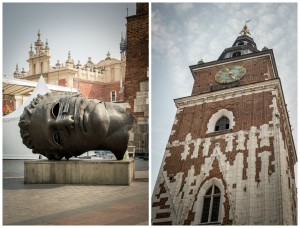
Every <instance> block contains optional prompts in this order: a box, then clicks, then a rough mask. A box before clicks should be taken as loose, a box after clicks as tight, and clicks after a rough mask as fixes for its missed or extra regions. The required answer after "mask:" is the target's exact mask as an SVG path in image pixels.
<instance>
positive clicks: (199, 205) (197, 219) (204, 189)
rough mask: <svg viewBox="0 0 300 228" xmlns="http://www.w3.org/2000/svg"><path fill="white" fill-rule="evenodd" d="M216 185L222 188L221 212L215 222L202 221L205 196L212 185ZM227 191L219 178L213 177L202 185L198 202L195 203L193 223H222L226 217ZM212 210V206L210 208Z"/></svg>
mask: <svg viewBox="0 0 300 228" xmlns="http://www.w3.org/2000/svg"><path fill="white" fill-rule="evenodd" d="M213 185H214V186H216V187H217V188H218V189H219V190H220V202H219V204H220V205H219V214H218V220H217V221H214V222H207V223H201V219H202V214H203V207H204V196H205V195H206V193H207V191H208V190H209V189H210V188H211V187H212V186H213ZM224 195H225V191H224V186H223V183H222V181H221V180H220V179H218V178H215V177H214V178H211V179H209V180H207V181H206V182H205V183H204V184H203V186H202V187H201V189H200V191H199V193H198V197H197V199H198V200H197V202H196V203H195V208H194V211H195V212H196V213H195V220H194V221H193V225H213V224H222V220H223V217H224V211H225V209H224V202H225V197H224ZM210 210H212V208H210Z"/></svg>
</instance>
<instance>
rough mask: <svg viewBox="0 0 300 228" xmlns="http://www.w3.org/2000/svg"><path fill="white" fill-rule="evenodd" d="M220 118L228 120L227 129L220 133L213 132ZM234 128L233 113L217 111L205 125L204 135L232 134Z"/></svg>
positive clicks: (223, 110)
mask: <svg viewBox="0 0 300 228" xmlns="http://www.w3.org/2000/svg"><path fill="white" fill-rule="evenodd" d="M222 117H226V118H227V119H228V120H229V128H228V129H225V130H221V131H215V126H216V124H217V122H218V121H219V120H220V119H221V118H222ZM234 126H235V121H234V116H233V113H232V112H231V111H229V110H227V109H220V110H219V111H217V112H216V113H214V114H213V115H212V116H211V118H210V119H209V121H208V123H207V132H206V134H211V133H218V134H224V133H228V132H232V129H233V127H234Z"/></svg>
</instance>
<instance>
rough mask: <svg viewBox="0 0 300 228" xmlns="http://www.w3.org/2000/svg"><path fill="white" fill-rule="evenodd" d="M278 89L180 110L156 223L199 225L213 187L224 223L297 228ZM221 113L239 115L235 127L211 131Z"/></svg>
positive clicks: (157, 195)
mask: <svg viewBox="0 0 300 228" xmlns="http://www.w3.org/2000/svg"><path fill="white" fill-rule="evenodd" d="M279 91H280V89H279V87H278V86H275V87H273V89H270V90H263V89H262V90H261V91H255V93H250V94H245V95H241V96H237V97H230V95H228V96H227V97H225V96H224V99H220V100H218V101H212V102H208V103H207V102H203V103H201V102H200V103H198V104H194V105H188V102H187V103H186V104H187V105H185V106H184V105H183V106H180V105H179V106H178V110H177V114H176V117H175V121H174V124H173V128H172V131H171V135H170V137H169V142H168V144H167V147H166V152H165V156H164V159H163V163H162V166H161V169H160V173H159V176H158V179H157V183H156V186H155V189H154V192H153V197H152V208H153V209H152V224H154V225H156V224H157V225H158V224H167V223H168V224H169V223H170V222H171V223H172V224H173V225H175V224H182V225H183V224H185V225H196V224H200V222H201V215H202V210H203V196H204V194H205V191H206V190H205V189H207V188H208V187H209V186H210V184H212V183H214V184H216V185H217V186H218V187H219V189H220V190H221V205H220V212H219V219H218V223H220V224H224V225H230V224H233V225H234V224H235V225H263V224H265V225H272V224H274V225H275V224H296V214H297V212H296V186H295V178H294V169H293V165H294V163H295V161H294V159H295V158H294V155H293V153H292V148H291V144H292V143H291V142H290V140H291V139H289V137H290V136H288V134H289V133H288V130H287V129H288V127H289V126H288V121H287V118H286V116H285V112H284V108H283V107H284V106H283V100H282V97H281V96H280V93H279ZM233 93H234V92H233ZM222 109H224V110H227V112H228V113H232V115H233V118H232V119H233V121H232V127H231V128H230V129H228V130H224V131H221V132H209V131H208V128H209V123H210V121H211V118H212V116H213V115H214V114H215V113H217V112H218V111H219V110H222ZM161 213H162V214H161ZM158 214H159V216H157V215H158ZM162 215H163V216H162Z"/></svg>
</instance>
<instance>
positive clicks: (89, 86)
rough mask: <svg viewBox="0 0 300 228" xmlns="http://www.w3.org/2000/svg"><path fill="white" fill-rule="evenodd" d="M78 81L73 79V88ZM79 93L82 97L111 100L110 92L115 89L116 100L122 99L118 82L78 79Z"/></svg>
mask: <svg viewBox="0 0 300 228" xmlns="http://www.w3.org/2000/svg"><path fill="white" fill-rule="evenodd" d="M77 86H78V81H77V79H74V88H77ZM79 89H80V94H81V95H82V96H84V97H88V98H93V99H98V100H101V101H111V97H110V96H111V95H110V94H111V92H112V91H116V101H123V100H124V93H123V92H121V91H120V82H111V83H99V82H89V81H83V80H80V82H79Z"/></svg>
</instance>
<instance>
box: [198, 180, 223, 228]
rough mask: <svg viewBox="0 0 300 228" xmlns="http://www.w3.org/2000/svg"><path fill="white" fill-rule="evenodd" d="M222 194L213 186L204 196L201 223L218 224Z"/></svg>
mask: <svg viewBox="0 0 300 228" xmlns="http://www.w3.org/2000/svg"><path fill="white" fill-rule="evenodd" d="M220 199H221V192H220V189H219V188H218V187H217V186H216V185H213V186H211V187H210V188H209V189H208V190H207V192H206V193H205V195H204V199H203V210H202V217H201V223H211V222H218V218H219V209H220Z"/></svg>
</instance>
